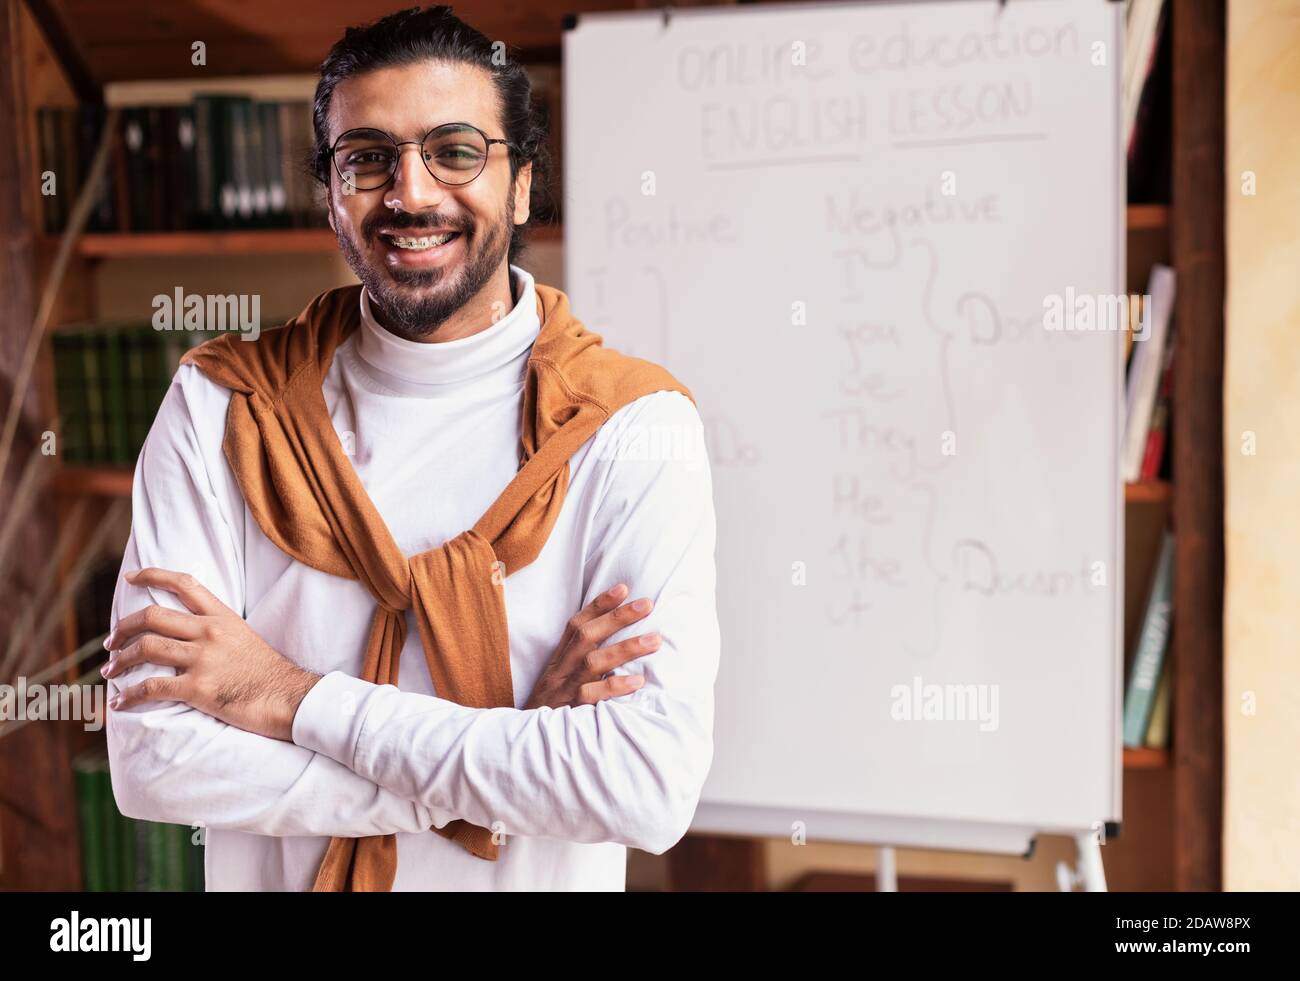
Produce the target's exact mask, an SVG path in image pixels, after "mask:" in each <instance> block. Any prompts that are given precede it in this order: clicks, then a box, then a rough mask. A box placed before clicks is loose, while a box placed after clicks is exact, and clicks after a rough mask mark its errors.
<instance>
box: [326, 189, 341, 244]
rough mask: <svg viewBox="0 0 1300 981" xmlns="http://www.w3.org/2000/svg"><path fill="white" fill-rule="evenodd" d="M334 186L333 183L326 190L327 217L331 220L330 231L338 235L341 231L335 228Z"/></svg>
mask: <svg viewBox="0 0 1300 981" xmlns="http://www.w3.org/2000/svg"><path fill="white" fill-rule="evenodd" d="M332 185H333V182H332V181H331V182H330V186H327V187H326V190H325V217H326V218H327V219H329V223H330V231H331V232H333V233H334V234H335V235H337V234H338V233H339V230H338V229H337V228H336V227H335V226H334V188H333V186H332Z"/></svg>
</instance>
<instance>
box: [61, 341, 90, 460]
mask: <svg viewBox="0 0 1300 981" xmlns="http://www.w3.org/2000/svg"><path fill="white" fill-rule="evenodd" d="M85 343H86V337H85V334H84V332H80V331H78V332H72V331H68V332H60V333H56V334H55V335H54V338H53V345H54V379H55V395H56V397H57V398H58V400H59V430H60V435H59V438H60V440H62V442H61V443H60V445H59V455H60V456H61V457H62V458H63V460H64V462H65V463H82V462H84V461H85V460H86V385H85V366H84V364H83V363H82V352H81V348H82V345H84V344H85Z"/></svg>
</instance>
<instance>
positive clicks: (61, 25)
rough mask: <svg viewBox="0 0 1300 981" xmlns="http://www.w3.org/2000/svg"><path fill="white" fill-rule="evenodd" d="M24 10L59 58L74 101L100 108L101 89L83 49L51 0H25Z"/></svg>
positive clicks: (102, 99) (101, 100) (102, 98)
mask: <svg viewBox="0 0 1300 981" xmlns="http://www.w3.org/2000/svg"><path fill="white" fill-rule="evenodd" d="M27 9H28V11H29V12H30V13H31V15H32V19H33V20H35V21H36V23H37V25H38V26H39V27H40V29H41V33H42V34H44V35H45V42H46V44H48V45H49V46H50V50H51V51H53V52H54V56H55V57H56V58H58V59H59V65H60V66H61V67H62V68H63V72H64V74H65V75H67V77H68V82H69V84H70V85H71V86H72V89H73V91H74V92H76V93H77V98H78V99H79V100H80V101H82V102H85V103H90V104H93V105H102V104H103V102H104V89H103V87H102V86H101V85H100V84H99V83H98V82H97V81H95V76H94V74H93V73H92V72H91V70H90V64H89V62H88V61H87V59H86V53H85V50H84V49H83V48H82V46H81V43H80V42H79V41H78V40H77V38H76V37H75V35H74V34H73V32H72V31H71V30H69V28H68V24H67V22H66V21H65V20H64V19H63V15H62V14H61V13H60V12H59V10H58V9H57V8H55V6H54V4H53V3H52V2H51V0H27Z"/></svg>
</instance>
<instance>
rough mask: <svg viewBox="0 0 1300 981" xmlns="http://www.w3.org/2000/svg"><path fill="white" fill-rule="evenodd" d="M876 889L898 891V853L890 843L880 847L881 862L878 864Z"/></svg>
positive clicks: (878, 890) (879, 890)
mask: <svg viewBox="0 0 1300 981" xmlns="http://www.w3.org/2000/svg"><path fill="white" fill-rule="evenodd" d="M876 891H877V892H898V855H897V853H895V851H894V850H893V849H892V848H890V847H889V846H888V845H886V846H885V847H884V848H882V849H880V862H879V864H877V866H876Z"/></svg>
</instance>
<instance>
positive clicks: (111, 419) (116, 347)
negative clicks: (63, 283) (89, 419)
mask: <svg viewBox="0 0 1300 981" xmlns="http://www.w3.org/2000/svg"><path fill="white" fill-rule="evenodd" d="M101 336H102V338H103V345H104V346H103V349H102V353H103V365H102V368H103V379H104V414H105V423H106V426H107V429H108V460H109V462H111V463H119V464H123V463H130V462H131V449H130V435H129V429H130V426H129V409H128V403H127V398H126V371H125V365H124V364H123V356H122V339H123V332H122V331H121V330H120V329H117V328H114V329H112V330H105V331H103V332H102V334H101Z"/></svg>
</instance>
